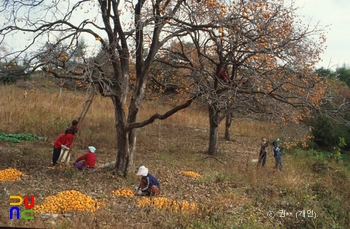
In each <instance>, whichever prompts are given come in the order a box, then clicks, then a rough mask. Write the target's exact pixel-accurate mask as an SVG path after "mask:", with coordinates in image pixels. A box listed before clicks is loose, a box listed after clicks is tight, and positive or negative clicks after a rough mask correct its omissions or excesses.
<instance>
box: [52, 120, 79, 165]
mask: <svg viewBox="0 0 350 229" xmlns="http://www.w3.org/2000/svg"><path fill="white" fill-rule="evenodd" d="M77 132H78V121H77V120H73V121H72V126H71V127H69V128H68V129H67V130H66V131H65V132H64V134H60V135H59V136H58V137H57V139H56V140H55V142H54V144H53V154H52V165H53V166H55V165H57V160H58V158H59V157H60V154H61V148H65V149H69V148H70V147H71V145H72V143H73V140H74V134H76V133H77Z"/></svg>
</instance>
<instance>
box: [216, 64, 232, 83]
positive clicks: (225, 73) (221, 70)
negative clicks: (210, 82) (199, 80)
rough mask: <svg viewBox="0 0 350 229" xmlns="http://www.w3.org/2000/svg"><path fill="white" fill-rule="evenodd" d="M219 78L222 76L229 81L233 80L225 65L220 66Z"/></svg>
mask: <svg viewBox="0 0 350 229" xmlns="http://www.w3.org/2000/svg"><path fill="white" fill-rule="evenodd" d="M218 76H219V78H222V79H224V80H226V81H228V82H231V81H232V80H231V79H230V77H229V76H228V75H227V67H226V66H223V67H221V68H220V71H219V74H218Z"/></svg>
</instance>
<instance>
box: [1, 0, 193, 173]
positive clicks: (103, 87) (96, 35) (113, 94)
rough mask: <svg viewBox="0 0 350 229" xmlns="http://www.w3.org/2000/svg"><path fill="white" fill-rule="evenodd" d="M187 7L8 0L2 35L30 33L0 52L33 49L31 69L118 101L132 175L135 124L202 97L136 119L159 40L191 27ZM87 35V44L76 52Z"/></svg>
mask: <svg viewBox="0 0 350 229" xmlns="http://www.w3.org/2000/svg"><path fill="white" fill-rule="evenodd" d="M188 8H189V5H188V4H187V3H186V1H184V0H179V1H172V0H152V1H146V0H136V1H129V0H125V1H119V0H77V1H63V0H52V1H51V0H50V1H45V0H44V1H43V0H22V1H12V0H11V1H9V0H5V1H2V2H1V8H0V12H1V21H2V23H3V24H2V25H1V28H0V42H1V43H2V42H5V41H6V40H7V41H8V40H11V39H14V38H16V37H17V38H19V37H22V38H27V40H26V43H20V42H19V41H20V39H18V40H17V41H18V42H16V44H13V45H12V46H11V42H7V43H8V46H10V47H11V50H12V51H11V52H8V54H7V55H6V56H3V57H0V58H7V59H9V58H10V59H11V58H12V59H17V60H18V59H19V58H21V56H23V55H24V54H27V55H29V54H33V53H34V55H31V56H29V57H28V66H31V68H30V69H32V70H33V71H34V70H36V69H42V70H44V71H45V72H47V73H48V74H49V75H53V76H55V77H57V78H60V79H75V80H77V81H79V82H81V83H88V84H90V85H98V88H99V92H100V93H101V95H103V96H108V97H110V98H111V101H112V102H113V104H114V113H115V128H116V136H117V137H116V143H117V153H116V155H117V156H116V165H115V166H116V170H117V171H118V172H119V173H120V174H122V175H123V176H126V175H127V169H128V167H129V165H130V164H132V163H133V157H134V152H135V146H136V129H137V128H141V127H143V126H145V125H148V124H150V123H152V122H153V121H154V120H156V119H165V118H167V117H169V116H171V115H172V114H174V113H176V112H177V111H179V110H181V109H184V108H186V107H188V106H189V105H190V104H191V102H192V101H193V100H194V99H195V98H196V97H197V96H198V94H188V96H187V98H186V99H185V100H182V101H181V102H179V103H178V104H176V105H174V106H173V107H172V108H170V110H168V111H167V112H165V113H164V114H158V113H155V114H153V115H152V116H150V117H149V118H148V119H146V120H143V121H140V120H138V113H139V110H140V106H141V102H142V100H143V98H144V96H145V90H146V88H147V87H146V83H147V79H148V72H149V69H150V66H151V65H152V63H153V60H154V58H155V56H156V55H157V53H158V50H159V49H160V48H161V47H163V46H165V45H166V44H167V43H168V42H170V41H171V40H172V39H173V38H174V37H182V36H184V35H186V34H187V33H188V29H186V28H189V26H188V24H186V23H183V21H187V19H186V18H185V17H184V15H185V14H184V13H183V12H186V11H187V9H188ZM82 38H83V39H84V40H85V44H87V47H85V48H86V50H87V51H86V52H85V55H78V56H77V55H76V53H77V52H78V51H79V50H78V49H79V46H80V43H79V42H80V41H81V39H82ZM91 38H93V41H91V40H92V39H91ZM3 44H4V43H3ZM96 44H99V45H96ZM131 66H132V67H131ZM134 66H135V67H134ZM132 81H133V82H132Z"/></svg>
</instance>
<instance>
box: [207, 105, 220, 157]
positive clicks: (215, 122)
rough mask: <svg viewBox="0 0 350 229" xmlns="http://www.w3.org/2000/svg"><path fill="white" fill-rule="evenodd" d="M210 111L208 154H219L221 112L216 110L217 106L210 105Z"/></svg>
mask: <svg viewBox="0 0 350 229" xmlns="http://www.w3.org/2000/svg"><path fill="white" fill-rule="evenodd" d="M208 111H209V112H208V113H209V149H208V154H209V155H212V156H216V155H217V154H218V144H219V123H220V118H219V117H220V115H219V114H220V113H219V111H217V110H216V108H215V106H213V105H209V106H208Z"/></svg>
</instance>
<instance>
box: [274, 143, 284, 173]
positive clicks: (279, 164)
mask: <svg viewBox="0 0 350 229" xmlns="http://www.w3.org/2000/svg"><path fill="white" fill-rule="evenodd" d="M278 143H279V139H277V140H276V141H274V142H273V143H272V144H273V156H274V157H275V162H276V164H275V169H277V168H279V169H280V170H281V171H282V159H281V152H282V151H283V149H284V148H283V147H281V148H280V147H278Z"/></svg>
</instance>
